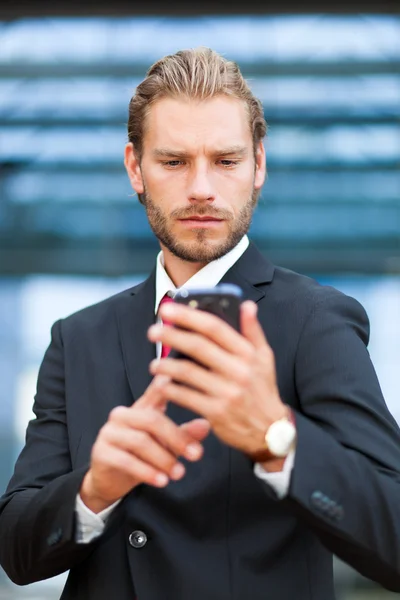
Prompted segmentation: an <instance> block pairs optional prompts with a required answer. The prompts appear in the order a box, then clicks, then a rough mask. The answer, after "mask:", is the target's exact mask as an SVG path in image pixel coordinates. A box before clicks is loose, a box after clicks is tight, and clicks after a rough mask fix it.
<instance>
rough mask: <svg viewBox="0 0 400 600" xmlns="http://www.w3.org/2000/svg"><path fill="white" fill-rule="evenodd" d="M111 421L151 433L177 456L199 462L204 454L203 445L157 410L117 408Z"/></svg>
mask: <svg viewBox="0 0 400 600" xmlns="http://www.w3.org/2000/svg"><path fill="white" fill-rule="evenodd" d="M109 419H110V421H115V422H117V423H119V424H121V425H124V426H126V427H130V428H131V429H133V430H137V429H140V430H141V431H146V432H147V433H150V434H151V435H152V436H153V437H154V438H156V439H157V440H159V441H160V442H161V443H162V444H163V445H164V446H166V447H167V448H169V450H171V451H172V452H173V453H174V454H175V455H176V456H185V458H187V459H188V460H198V459H199V458H200V457H201V456H202V454H203V448H202V446H201V444H199V443H198V442H197V441H196V440H193V438H192V437H191V436H190V435H189V434H188V432H187V431H185V430H182V429H180V427H179V426H178V425H176V423H174V422H173V421H171V419H169V418H168V417H167V416H165V415H164V414H163V413H161V412H160V411H158V410H156V409H151V408H146V409H143V408H137V407H136V405H135V404H134V405H133V407H131V408H128V407H125V406H117V407H116V408H114V409H113V410H112V411H111V413H110V417H109Z"/></svg>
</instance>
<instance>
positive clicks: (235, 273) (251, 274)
mask: <svg viewBox="0 0 400 600" xmlns="http://www.w3.org/2000/svg"><path fill="white" fill-rule="evenodd" d="M273 276H274V266H273V264H272V263H270V262H269V261H268V260H267V259H266V258H264V256H263V255H262V254H261V252H259V250H258V249H257V248H256V246H254V244H253V243H251V242H250V245H249V247H248V248H247V250H246V251H245V252H244V253H243V254H242V256H241V257H240V258H239V260H238V261H237V262H236V263H235V264H234V265H233V267H231V268H230V269H229V271H227V273H226V274H225V275H224V277H223V278H222V279H221V283H234V284H236V285H238V286H239V287H240V288H242V290H243V298H244V300H253V302H258V301H259V300H261V298H264V296H265V288H261V287H259V286H261V285H262V284H266V283H270V282H271V281H272V279H273Z"/></svg>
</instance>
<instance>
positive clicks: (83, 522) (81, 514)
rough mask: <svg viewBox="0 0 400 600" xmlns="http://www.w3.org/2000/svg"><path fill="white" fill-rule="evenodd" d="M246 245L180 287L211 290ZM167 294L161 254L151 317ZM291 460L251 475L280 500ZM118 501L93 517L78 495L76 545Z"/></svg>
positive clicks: (100, 526) (169, 285)
mask: <svg viewBox="0 0 400 600" xmlns="http://www.w3.org/2000/svg"><path fill="white" fill-rule="evenodd" d="M248 245H249V239H248V237H247V235H245V236H244V237H243V238H242V239H241V240H240V242H239V243H238V244H237V246H235V247H234V248H233V249H232V250H231V251H230V252H228V254H225V256H223V257H222V258H219V259H218V260H214V261H212V262H210V263H208V264H207V265H206V266H205V267H203V268H202V269H200V271H198V272H197V273H195V275H193V276H192V277H191V278H190V279H188V281H187V282H186V283H185V284H184V285H183V286H182V287H183V288H185V289H188V290H189V289H194V288H203V287H215V286H216V285H217V284H218V283H219V282H220V281H221V279H222V277H223V276H224V275H225V274H226V273H227V271H229V269H230V268H231V267H232V266H233V265H234V264H235V263H236V262H237V261H238V260H239V258H240V257H241V256H242V254H243V253H244V252H245V250H246V249H247V247H248ZM180 289H182V288H180ZM167 292H170V293H171V295H173V296H174V295H175V293H176V292H177V288H176V287H175V285H174V284H173V282H172V281H171V279H170V277H169V275H168V273H167V272H166V270H165V268H164V261H163V254H162V252H160V253H159V254H158V256H157V266H156V299H155V306H154V313H155V314H157V313H158V308H159V306H160V302H161V300H162V299H163V298H164V296H165V294H166V293H167ZM156 354H157V357H160V356H161V343H158V344H157V347H156ZM294 457H295V451H294V450H292V451H291V452H290V453H289V455H288V456H287V458H286V460H285V463H284V466H283V470H282V471H279V472H277V473H269V472H267V471H265V469H263V467H262V466H261V465H260V464H255V465H254V474H255V476H256V477H258V478H259V479H262V480H263V481H264V482H265V483H266V484H268V485H269V486H271V487H272V488H273V489H274V490H275V493H276V495H277V496H278V498H283V497H284V496H286V494H287V492H288V489H289V484H290V476H291V472H292V469H293V464H294ZM119 502H120V501H117V502H115V503H114V504H112V505H111V506H109V507H108V508H106V509H105V510H103V511H102V512H100V513H98V514H95V513H93V512H92V511H91V510H89V509H88V508H87V506H86V505H85V504H84V503H83V501H82V499H81V497H80V496H79V494H78V496H77V498H76V505H75V510H76V515H77V533H76V536H77V542H78V543H81V544H87V543H89V542H91V541H92V540H93V539H95V538H96V537H98V536H99V535H101V533H102V532H103V530H104V527H105V523H106V521H107V518H108V516H109V515H110V514H111V512H112V511H113V510H114V508H115V507H116V506H117V505H118V504H119Z"/></svg>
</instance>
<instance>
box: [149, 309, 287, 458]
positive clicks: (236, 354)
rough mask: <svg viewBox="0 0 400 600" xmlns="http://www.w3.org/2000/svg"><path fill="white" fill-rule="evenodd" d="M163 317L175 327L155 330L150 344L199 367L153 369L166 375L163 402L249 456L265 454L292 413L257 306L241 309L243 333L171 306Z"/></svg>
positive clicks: (157, 363)
mask: <svg viewBox="0 0 400 600" xmlns="http://www.w3.org/2000/svg"><path fill="white" fill-rule="evenodd" d="M160 314H161V318H162V319H165V320H168V321H169V322H170V323H172V324H173V325H176V326H177V327H173V326H169V325H167V326H163V325H153V326H152V327H150V329H149V334H148V335H149V339H150V340H151V341H152V342H158V341H159V342H161V343H162V344H164V345H166V346H170V347H171V348H174V349H176V350H177V351H179V352H182V353H183V354H185V355H186V356H190V357H191V358H192V359H193V361H195V362H192V361H191V360H185V359H174V358H163V359H161V360H154V361H153V362H152V363H151V365H150V371H151V373H152V374H153V375H164V377H161V378H160V380H161V382H162V387H163V393H164V394H165V398H166V399H167V400H169V401H171V402H174V403H175V404H178V405H180V406H182V407H185V408H187V409H189V410H191V411H193V412H195V413H197V414H199V415H201V416H203V417H204V418H205V419H207V420H208V421H209V423H210V425H211V427H212V429H213V431H214V433H215V435H217V436H218V437H219V438H220V439H221V440H222V441H223V442H225V443H226V444H228V445H230V446H232V447H234V448H237V449H238V450H241V451H243V452H244V453H246V454H248V455H250V456H251V454H253V453H255V452H258V451H259V450H261V449H263V448H265V440H264V437H265V433H266V431H267V429H268V427H269V426H270V425H271V424H272V423H273V422H274V421H276V420H278V419H281V418H282V417H284V416H287V415H288V409H287V407H286V406H285V404H284V403H283V402H282V400H281V398H280V395H279V391H278V386H277V382H276V370H275V359H274V354H273V351H272V349H271V347H270V346H269V344H268V342H267V340H266V338H265V336H264V332H263V330H262V328H261V325H260V323H259V321H258V319H257V305H256V304H255V303H254V302H251V301H246V302H243V304H242V305H241V314H240V325H241V333H238V332H237V331H235V330H234V329H233V328H232V327H231V326H230V325H228V324H227V323H225V322H224V321H223V320H222V319H220V318H218V317H216V316H215V315H212V314H210V313H207V312H205V311H201V310H196V309H193V308H191V307H188V306H183V305H179V304H173V303H169V304H167V305H164V306H162V307H161V309H160ZM181 328H183V329H181ZM165 376H166V377H165Z"/></svg>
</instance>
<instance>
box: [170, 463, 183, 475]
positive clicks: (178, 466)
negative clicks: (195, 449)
mask: <svg viewBox="0 0 400 600" xmlns="http://www.w3.org/2000/svg"><path fill="white" fill-rule="evenodd" d="M184 474H185V467H184V466H183V465H181V464H180V463H178V464H176V465H175V466H174V467H173V468H172V470H171V477H172V479H180V478H181V477H183V476H184Z"/></svg>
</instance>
